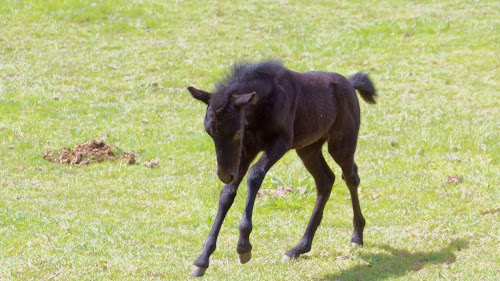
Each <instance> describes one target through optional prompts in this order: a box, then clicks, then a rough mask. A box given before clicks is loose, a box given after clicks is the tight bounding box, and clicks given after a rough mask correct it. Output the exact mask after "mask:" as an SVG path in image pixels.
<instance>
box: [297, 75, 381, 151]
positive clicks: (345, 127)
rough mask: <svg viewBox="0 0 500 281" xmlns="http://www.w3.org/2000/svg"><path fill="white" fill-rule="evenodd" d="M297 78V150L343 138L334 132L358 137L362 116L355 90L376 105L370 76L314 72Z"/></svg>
mask: <svg viewBox="0 0 500 281" xmlns="http://www.w3.org/2000/svg"><path fill="white" fill-rule="evenodd" d="M297 76H298V79H297V82H299V83H298V84H299V87H298V93H297V96H296V98H297V103H296V106H297V107H296V111H295V113H296V114H295V117H296V118H295V124H294V135H295V138H294V147H300V146H303V145H307V144H309V143H312V142H314V141H316V140H318V139H320V138H325V139H331V138H337V137H340V136H337V135H335V134H333V135H332V132H337V133H336V134H338V132H342V133H343V134H349V135H351V136H350V137H354V138H357V133H358V130H359V121H360V116H359V115H360V113H359V103H358V97H357V96H356V90H358V91H359V93H360V95H361V97H362V98H363V99H364V100H365V101H366V102H368V103H375V96H376V93H375V88H374V86H373V84H372V82H371V80H370V79H369V77H368V75H367V74H364V73H361V72H358V73H356V74H355V75H353V76H351V77H349V78H345V77H344V76H342V75H340V74H338V73H332V72H320V71H311V72H304V73H297ZM302 136H307V137H302Z"/></svg>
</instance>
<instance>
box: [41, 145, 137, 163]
mask: <svg viewBox="0 0 500 281" xmlns="http://www.w3.org/2000/svg"><path fill="white" fill-rule="evenodd" d="M135 155H136V153H135V152H133V151H132V152H122V153H119V154H118V153H115V152H113V147H111V146H110V145H108V144H106V143H105V142H104V141H103V140H93V141H86V142H84V143H82V144H79V145H77V146H76V147H75V148H67V147H65V148H63V149H61V150H59V151H53V150H48V151H45V152H44V153H42V156H43V158H45V159H47V160H49V161H52V162H56V163H60V164H69V165H75V166H83V165H88V164H90V163H98V162H102V161H106V160H116V159H123V160H125V161H126V162H127V163H128V164H135V163H136V161H135Z"/></svg>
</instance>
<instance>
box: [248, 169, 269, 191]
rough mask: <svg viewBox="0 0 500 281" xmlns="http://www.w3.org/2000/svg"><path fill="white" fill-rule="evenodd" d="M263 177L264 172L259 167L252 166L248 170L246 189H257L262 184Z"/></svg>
mask: <svg viewBox="0 0 500 281" xmlns="http://www.w3.org/2000/svg"><path fill="white" fill-rule="evenodd" d="M265 176H266V172H265V171H264V170H263V169H261V168H260V167H255V166H253V167H252V168H250V171H248V177H247V184H248V188H258V187H259V186H260V185H261V184H262V181H263V180H264V177H265Z"/></svg>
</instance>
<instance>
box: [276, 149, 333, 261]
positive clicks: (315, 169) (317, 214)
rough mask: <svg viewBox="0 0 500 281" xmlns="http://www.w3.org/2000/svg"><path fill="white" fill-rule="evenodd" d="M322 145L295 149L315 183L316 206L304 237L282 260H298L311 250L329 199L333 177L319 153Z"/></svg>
mask: <svg viewBox="0 0 500 281" xmlns="http://www.w3.org/2000/svg"><path fill="white" fill-rule="evenodd" d="M323 143H324V141H320V142H318V143H315V144H312V145H310V146H307V147H304V148H301V149H297V154H298V155H299V157H300V159H302V162H304V165H305V166H306V168H307V170H308V171H309V172H310V173H311V175H312V176H313V178H314V181H315V182H316V190H317V193H316V205H315V206H314V210H313V212H312V215H311V219H310V220H309V224H308V225H307V228H306V232H305V233H304V236H303V237H302V239H301V240H300V242H299V243H298V244H297V246H295V247H293V248H291V249H290V250H288V251H287V252H286V253H285V257H284V260H287V259H291V258H298V257H299V256H300V255H301V254H303V253H307V252H309V251H310V250H311V244H312V240H313V237H314V233H315V232H316V229H317V228H318V226H319V224H320V223H321V219H322V217H323V210H324V208H325V204H326V202H327V201H328V199H329V197H330V192H331V191H332V186H333V182H334V181H335V176H334V174H333V172H332V170H331V169H330V168H329V167H328V164H327V163H326V161H325V159H324V158H323V154H322V152H321V146H322V145H323Z"/></svg>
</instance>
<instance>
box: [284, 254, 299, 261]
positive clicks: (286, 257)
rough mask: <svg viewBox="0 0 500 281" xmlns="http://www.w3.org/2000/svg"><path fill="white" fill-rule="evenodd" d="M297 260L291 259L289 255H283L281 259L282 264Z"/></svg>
mask: <svg viewBox="0 0 500 281" xmlns="http://www.w3.org/2000/svg"><path fill="white" fill-rule="evenodd" d="M296 259H297V258H294V257H290V256H289V255H287V254H284V255H283V258H282V259H281V261H282V262H289V261H291V260H296Z"/></svg>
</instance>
